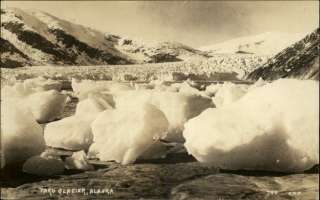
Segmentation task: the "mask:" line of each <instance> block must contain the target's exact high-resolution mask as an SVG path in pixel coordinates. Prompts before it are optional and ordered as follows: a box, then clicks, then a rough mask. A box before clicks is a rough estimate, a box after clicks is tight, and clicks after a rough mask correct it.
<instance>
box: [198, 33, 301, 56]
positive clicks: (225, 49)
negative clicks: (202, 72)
mask: <svg viewBox="0 0 320 200" xmlns="http://www.w3.org/2000/svg"><path fill="white" fill-rule="evenodd" d="M303 36H304V34H293V33H282V32H267V33H263V34H259V35H253V36H247V37H240V38H235V39H232V40H228V41H225V42H222V43H218V44H214V45H210V46H204V47H201V48H199V49H200V50H202V51H207V52H208V53H209V54H221V53H243V54H257V55H275V54H277V53H279V52H280V51H281V50H283V49H284V48H286V47H288V46H290V45H292V44H293V43H295V42H297V41H299V40H300V39H301V38H303Z"/></svg>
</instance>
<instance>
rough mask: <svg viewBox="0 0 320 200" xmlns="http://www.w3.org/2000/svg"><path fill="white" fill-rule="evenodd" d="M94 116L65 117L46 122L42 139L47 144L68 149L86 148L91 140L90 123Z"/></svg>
mask: <svg viewBox="0 0 320 200" xmlns="http://www.w3.org/2000/svg"><path fill="white" fill-rule="evenodd" d="M93 120H94V118H90V117H89V118H85V117H80V116H71V117H66V118H64V119H62V120H59V121H55V122H51V123H49V124H47V126H46V127H45V129H44V139H45V141H46V144H47V146H51V147H56V148H63V149H68V150H87V149H88V148H89V146H90V145H91V143H92V141H93V135H92V132H91V128H90V124H91V123H92V121H93Z"/></svg>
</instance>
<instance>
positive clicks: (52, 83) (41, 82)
mask: <svg viewBox="0 0 320 200" xmlns="http://www.w3.org/2000/svg"><path fill="white" fill-rule="evenodd" d="M23 84H24V87H25V88H30V89H32V90H34V91H35V92H40V91H48V90H56V91H60V90H61V88H62V83H61V82H60V81H56V80H51V79H46V78H44V77H42V76H40V77H37V78H32V79H26V80H25V81H24V82H23Z"/></svg>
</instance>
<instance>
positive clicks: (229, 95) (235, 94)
mask: <svg viewBox="0 0 320 200" xmlns="http://www.w3.org/2000/svg"><path fill="white" fill-rule="evenodd" d="M247 90H248V86H247V85H241V84H234V83H224V84H223V85H222V86H221V87H220V88H219V89H218V91H217V92H216V93H215V96H214V97H213V102H214V104H215V105H216V107H221V106H226V105H229V104H231V103H233V102H234V101H237V100H238V99H240V98H241V97H242V96H243V95H245V94H246V93H247Z"/></svg>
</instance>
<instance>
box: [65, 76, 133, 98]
mask: <svg viewBox="0 0 320 200" xmlns="http://www.w3.org/2000/svg"><path fill="white" fill-rule="evenodd" d="M71 86H72V89H73V91H74V92H75V94H76V95H77V96H78V97H79V98H81V99H84V98H86V97H87V96H88V94H89V93H100V92H103V91H109V92H111V93H114V92H118V91H126V90H133V89H134V87H132V86H131V85H130V84H126V83H119V82H115V81H92V80H82V81H79V80H76V79H72V82H71Z"/></svg>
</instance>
